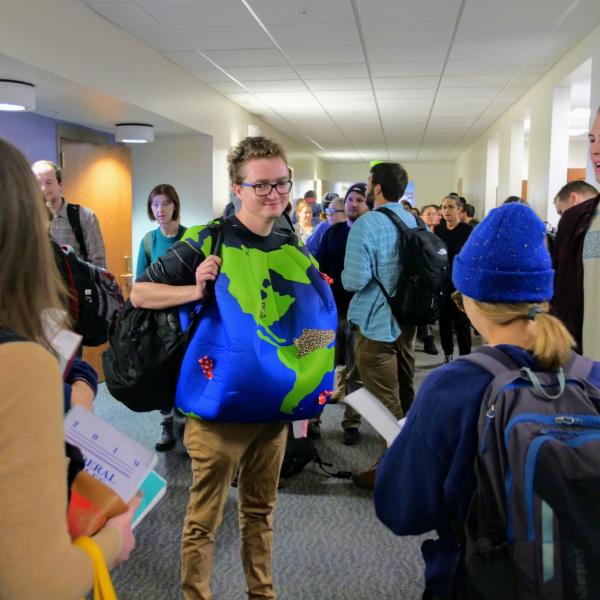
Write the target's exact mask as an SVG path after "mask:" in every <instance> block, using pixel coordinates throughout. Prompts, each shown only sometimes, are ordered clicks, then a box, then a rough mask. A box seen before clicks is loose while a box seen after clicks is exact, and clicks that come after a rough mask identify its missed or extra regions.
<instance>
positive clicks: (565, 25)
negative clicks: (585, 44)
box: [554, 0, 600, 37]
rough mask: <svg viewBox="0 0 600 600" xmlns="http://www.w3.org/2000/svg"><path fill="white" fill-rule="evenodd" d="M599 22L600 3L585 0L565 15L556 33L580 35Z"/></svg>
mask: <svg viewBox="0 0 600 600" xmlns="http://www.w3.org/2000/svg"><path fill="white" fill-rule="evenodd" d="M599 23H600V4H599V3H598V2H597V0H583V1H580V2H579V3H578V4H577V5H576V6H574V7H573V10H571V11H570V12H569V13H568V14H567V15H566V16H565V18H564V19H563V20H562V21H561V22H560V24H559V25H558V27H557V28H556V29H555V32H554V33H556V34H564V35H572V36H577V37H580V36H582V35H585V34H587V33H588V32H589V31H590V30H591V29H593V28H594V27H595V26H596V25H598V24H599Z"/></svg>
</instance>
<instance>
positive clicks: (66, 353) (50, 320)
mask: <svg viewBox="0 0 600 600" xmlns="http://www.w3.org/2000/svg"><path fill="white" fill-rule="evenodd" d="M65 314H66V313H65V312H64V311H61V310H52V309H46V310H45V311H44V312H43V314H42V322H43V325H44V333H45V334H46V339H47V340H48V341H49V342H50V344H52V348H54V351H55V352H56V355H57V357H58V362H59V364H60V372H61V373H62V374H63V376H64V375H65V373H66V372H67V371H68V369H69V367H70V365H71V362H72V361H73V359H74V358H75V354H76V353H77V350H78V349H79V346H80V345H81V339H82V338H81V336H80V335H79V334H78V333H75V332H74V331H69V330H68V329H62V328H61V327H60V323H62V321H63V319H64V317H65Z"/></svg>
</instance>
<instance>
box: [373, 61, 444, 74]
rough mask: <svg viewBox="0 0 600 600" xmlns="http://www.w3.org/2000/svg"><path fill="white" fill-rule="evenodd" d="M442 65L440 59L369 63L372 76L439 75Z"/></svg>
mask: <svg viewBox="0 0 600 600" xmlns="http://www.w3.org/2000/svg"><path fill="white" fill-rule="evenodd" d="M442 66H443V63H442V62H441V61H439V62H438V61H428V62H384V63H371V65H370V67H371V75H372V76H373V77H407V76H417V77H423V76H439V75H440V74H441V72H442Z"/></svg>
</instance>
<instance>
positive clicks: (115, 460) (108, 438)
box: [65, 406, 158, 502]
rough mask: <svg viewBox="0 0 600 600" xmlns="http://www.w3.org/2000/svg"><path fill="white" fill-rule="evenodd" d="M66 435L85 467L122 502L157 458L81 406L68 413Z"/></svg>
mask: <svg viewBox="0 0 600 600" xmlns="http://www.w3.org/2000/svg"><path fill="white" fill-rule="evenodd" d="M65 438H66V440H67V442H70V443H71V444H73V445H74V446H77V447H78V448H79V449H80V450H81V453H82V454H83V457H84V459H85V470H86V471H87V472H88V473H90V475H93V476H94V477H96V478H97V479H99V480H100V481H102V483H105V484H106V485H108V486H110V487H111V488H113V489H114V490H115V492H117V493H118V494H119V496H121V498H123V500H125V502H129V500H130V499H131V498H132V497H133V496H134V494H135V493H136V492H137V491H138V490H139V489H140V487H141V485H142V483H143V481H144V480H145V479H146V477H147V475H148V473H150V471H151V470H152V469H153V467H154V465H155V464H156V462H157V460H158V458H157V456H156V454H155V453H154V452H152V450H149V449H148V448H146V447H145V446H142V444H140V443H139V442H136V441H135V440H133V439H131V438H130V437H129V436H128V435H126V434H125V433H122V432H121V431H119V430H118V429H115V427H113V426H112V425H111V424H110V423H107V422H106V421H104V420H103V419H101V418H100V417H98V416H96V415H95V414H94V413H91V412H90V411H88V410H86V409H85V408H83V407H81V406H74V407H73V408H72V409H71V410H70V411H69V412H68V413H67V416H66V417H65Z"/></svg>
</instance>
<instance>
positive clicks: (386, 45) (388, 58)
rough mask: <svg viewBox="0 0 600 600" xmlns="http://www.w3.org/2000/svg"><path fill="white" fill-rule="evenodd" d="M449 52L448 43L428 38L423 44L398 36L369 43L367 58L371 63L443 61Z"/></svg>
mask: <svg viewBox="0 0 600 600" xmlns="http://www.w3.org/2000/svg"><path fill="white" fill-rule="evenodd" d="M447 52H448V44H447V43H445V42H440V41H436V40H427V43H426V44H423V43H422V42H421V43H413V42H411V41H409V40H406V39H404V38H397V39H395V40H393V41H389V40H386V41H385V42H381V43H379V44H375V43H371V44H367V58H368V59H369V62H371V63H383V62H408V61H427V62H429V61H442V60H444V59H445V57H446V53H447Z"/></svg>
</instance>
